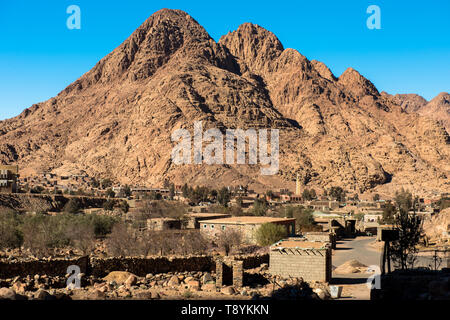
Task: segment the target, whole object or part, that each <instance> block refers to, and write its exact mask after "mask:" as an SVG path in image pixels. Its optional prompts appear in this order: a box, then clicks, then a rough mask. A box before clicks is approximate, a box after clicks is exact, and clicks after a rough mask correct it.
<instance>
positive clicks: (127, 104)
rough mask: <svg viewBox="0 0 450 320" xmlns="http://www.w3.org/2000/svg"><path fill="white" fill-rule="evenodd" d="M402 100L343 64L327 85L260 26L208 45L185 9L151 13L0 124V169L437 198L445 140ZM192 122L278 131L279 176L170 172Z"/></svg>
mask: <svg viewBox="0 0 450 320" xmlns="http://www.w3.org/2000/svg"><path fill="white" fill-rule="evenodd" d="M401 101H402V100H401V99H400V100H398V99H397V100H396V99H393V98H392V96H389V95H387V94H384V93H381V94H380V93H379V92H378V90H377V89H376V88H375V86H374V85H373V84H372V83H371V82H370V81H369V80H368V79H366V78H364V77H363V76H362V75H361V74H359V73H358V72H357V71H356V70H354V69H351V68H349V69H348V70H346V71H345V72H344V73H343V74H342V75H341V76H340V77H339V78H336V77H335V76H334V75H333V73H332V72H331V71H330V69H329V68H328V67H327V66H326V65H325V64H323V63H322V62H319V61H315V60H313V61H309V60H308V59H307V58H306V57H304V56H303V55H302V54H300V53H299V52H298V51H296V50H293V49H284V47H283V45H282V44H281V42H280V41H279V40H278V38H277V37H276V36H275V35H274V34H273V33H271V32H270V31H267V30H265V29H264V28H262V27H260V26H257V25H254V24H251V23H245V24H243V25H241V26H240V27H239V28H238V29H237V30H236V31H234V32H231V33H229V34H227V35H225V36H223V37H222V38H221V39H220V41H219V42H215V41H214V40H213V39H212V38H211V37H210V36H209V35H208V33H207V32H206V31H205V29H204V28H203V27H202V26H200V25H199V24H198V23H197V22H196V21H195V20H194V19H193V18H192V17H191V16H189V15H188V14H187V13H185V12H183V11H180V10H168V9H163V10H160V11H158V12H156V13H155V14H153V15H152V16H151V17H150V18H149V19H148V20H147V21H145V22H144V23H143V24H142V25H141V26H140V27H139V28H138V29H137V30H136V31H135V32H134V33H133V34H132V35H131V36H130V37H129V38H128V39H127V40H125V42H123V43H122V44H121V45H120V46H119V47H118V48H117V49H115V50H114V51H113V52H111V53H110V54H109V55H107V56H106V57H105V58H103V59H102V60H101V61H99V62H98V63H97V65H96V66H95V67H94V68H93V69H92V70H90V71H89V72H87V73H86V74H84V75H83V76H82V77H80V78H79V79H78V80H77V81H75V82H74V83H73V84H71V85H70V86H68V87H67V88H66V89H65V90H63V91H62V92H61V93H59V94H58V95H57V96H56V97H54V98H52V99H50V100H48V101H46V102H43V103H39V104H36V105H33V106H32V107H30V108H28V109H26V110H25V111H24V112H23V113H22V114H20V115H19V116H18V117H15V118H12V119H8V120H5V121H1V122H0V135H1V142H0V161H1V162H3V163H11V162H17V163H18V164H19V165H20V167H21V169H22V170H21V171H22V175H27V174H32V173H34V172H40V171H53V172H55V173H66V174H67V173H76V172H79V171H85V172H87V173H88V174H90V175H93V176H96V177H111V178H113V179H115V180H116V181H118V182H121V183H129V184H141V185H155V186H156V185H160V184H162V182H163V181H164V179H169V180H171V181H173V182H175V183H176V184H182V183H184V182H188V183H190V184H194V185H195V184H199V185H209V186H217V185H237V184H244V185H246V184H248V185H249V186H250V187H251V188H254V189H256V190H262V189H268V188H270V189H273V190H275V189H277V188H280V187H290V188H291V189H293V186H294V183H295V182H294V180H295V177H296V175H297V173H299V174H300V175H301V177H302V181H303V183H304V185H305V187H308V188H309V187H315V188H319V189H320V188H323V187H331V186H335V185H340V186H343V187H344V188H346V189H348V190H349V191H352V190H353V191H354V192H365V191H367V192H371V191H379V192H381V193H382V192H387V193H388V192H391V191H392V190H396V189H398V188H400V187H402V186H404V187H409V188H410V189H411V190H415V191H416V192H423V191H428V192H433V191H442V190H448V189H449V188H450V180H449V175H450V147H449V146H450V138H449V135H448V132H447V131H446V130H445V129H444V127H443V126H442V125H441V124H439V123H437V122H436V121H434V120H432V119H430V118H428V117H424V116H420V115H418V114H416V113H407V112H405V110H404V107H402V102H401ZM439 101H441V100H439ZM430 103H431V102H430ZM436 105H439V106H440V105H441V104H440V103H436ZM196 121H202V123H203V127H204V129H208V128H218V129H220V130H222V132H224V130H225V129H226V128H242V129H248V128H277V129H279V130H280V170H279V173H278V174H277V175H273V176H263V175H261V174H260V170H259V165H227V164H224V165H206V164H201V165H198V164H191V165H176V164H174V163H173V162H172V161H171V150H172V148H173V146H174V145H175V144H174V143H172V142H171V134H172V132H173V131H174V130H176V129H179V128H185V129H188V130H189V131H190V132H191V133H192V132H193V127H194V122H196Z"/></svg>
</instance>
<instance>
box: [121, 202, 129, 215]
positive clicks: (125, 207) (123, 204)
mask: <svg viewBox="0 0 450 320" xmlns="http://www.w3.org/2000/svg"><path fill="white" fill-rule="evenodd" d="M119 208H120V210H122V212H123V213H127V212H128V211H129V210H130V205H129V204H128V202H126V201H125V200H122V201H120V205H119Z"/></svg>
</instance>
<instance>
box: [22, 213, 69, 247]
mask: <svg viewBox="0 0 450 320" xmlns="http://www.w3.org/2000/svg"><path fill="white" fill-rule="evenodd" d="M65 222H66V221H64V217H51V216H46V215H43V214H37V215H35V216H28V217H25V219H24V223H23V225H22V233H23V245H24V247H25V248H28V249H29V250H30V251H31V252H32V253H33V254H35V255H37V256H46V255H49V254H50V253H51V250H52V249H55V248H63V247H65V246H67V245H68V244H69V243H70V239H69V237H68V236H67V233H66V226H67V225H66V223H65Z"/></svg>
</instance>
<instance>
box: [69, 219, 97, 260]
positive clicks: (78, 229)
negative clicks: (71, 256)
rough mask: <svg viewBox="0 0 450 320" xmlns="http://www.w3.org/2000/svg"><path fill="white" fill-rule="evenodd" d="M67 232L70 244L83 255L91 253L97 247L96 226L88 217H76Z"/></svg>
mask: <svg viewBox="0 0 450 320" xmlns="http://www.w3.org/2000/svg"><path fill="white" fill-rule="evenodd" d="M66 234H67V236H68V238H69V240H70V244H71V245H72V246H73V247H74V248H75V249H78V250H79V251H81V252H82V254H83V255H88V254H90V253H91V252H92V251H93V250H94V248H95V232H94V226H93V225H92V224H90V223H89V221H88V220H87V219H74V220H73V221H72V223H70V224H69V225H68V226H67V229H66Z"/></svg>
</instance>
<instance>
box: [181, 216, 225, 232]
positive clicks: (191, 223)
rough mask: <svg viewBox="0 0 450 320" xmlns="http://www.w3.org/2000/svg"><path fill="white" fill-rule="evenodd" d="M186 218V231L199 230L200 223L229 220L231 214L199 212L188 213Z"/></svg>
mask: <svg viewBox="0 0 450 320" xmlns="http://www.w3.org/2000/svg"><path fill="white" fill-rule="evenodd" d="M186 216H187V218H188V222H187V225H186V227H187V228H188V229H200V224H201V222H202V221H205V220H214V219H224V218H230V217H231V214H225V213H202V212H199V213H188V214H187V215H186Z"/></svg>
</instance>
